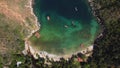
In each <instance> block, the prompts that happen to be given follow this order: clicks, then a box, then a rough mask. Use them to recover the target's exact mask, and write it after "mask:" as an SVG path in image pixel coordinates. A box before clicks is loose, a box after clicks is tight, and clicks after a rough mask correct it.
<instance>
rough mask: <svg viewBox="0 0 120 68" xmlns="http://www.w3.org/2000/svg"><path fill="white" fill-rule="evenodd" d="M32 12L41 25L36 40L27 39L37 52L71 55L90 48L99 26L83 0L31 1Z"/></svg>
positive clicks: (33, 38) (34, 38)
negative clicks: (33, 3) (36, 48)
mask: <svg viewBox="0 0 120 68" xmlns="http://www.w3.org/2000/svg"><path fill="white" fill-rule="evenodd" d="M33 8H34V13H35V14H36V16H37V17H38V20H39V22H40V24H41V28H40V30H39V33H40V38H39V39H38V38H36V37H35V36H33V37H32V38H31V41H32V43H33V44H34V46H36V47H38V48H39V49H40V50H41V51H47V52H48V53H53V54H57V55H61V54H62V55H63V54H71V53H74V52H77V51H80V50H81V49H82V47H81V44H82V45H84V47H87V46H90V45H91V44H92V43H93V41H94V39H95V37H96V36H97V34H98V33H99V25H98V23H97V21H96V20H95V18H94V17H93V15H92V14H91V12H90V7H89V6H88V3H87V1H86V0H35V5H34V6H33Z"/></svg>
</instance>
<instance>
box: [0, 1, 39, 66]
mask: <svg viewBox="0 0 120 68" xmlns="http://www.w3.org/2000/svg"><path fill="white" fill-rule="evenodd" d="M38 29H39V26H38V24H37V19H36V17H35V15H34V14H33V9H32V1H31V0H0V62H1V63H3V64H6V65H7V64H10V61H11V60H12V59H13V58H12V54H16V53H21V51H22V50H23V48H24V40H25V39H27V38H28V37H29V36H30V35H31V33H32V32H35V31H36V30H38Z"/></svg>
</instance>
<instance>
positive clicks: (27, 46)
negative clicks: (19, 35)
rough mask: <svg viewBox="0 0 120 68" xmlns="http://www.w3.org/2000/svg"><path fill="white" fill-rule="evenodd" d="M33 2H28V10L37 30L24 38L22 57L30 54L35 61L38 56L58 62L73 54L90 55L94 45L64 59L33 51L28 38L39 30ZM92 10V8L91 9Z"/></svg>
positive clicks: (44, 52) (31, 0)
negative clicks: (33, 18)
mask: <svg viewBox="0 0 120 68" xmlns="http://www.w3.org/2000/svg"><path fill="white" fill-rule="evenodd" d="M33 1H34V0H30V1H29V8H30V9H31V14H32V15H33V16H34V17H35V22H36V24H35V25H37V26H38V28H37V29H35V30H32V31H31V33H30V35H28V36H27V37H26V38H25V50H24V51H23V54H24V55H28V54H29V53H30V54H31V55H32V56H33V57H34V58H35V59H38V56H37V55H39V56H40V57H43V58H46V56H48V57H49V58H50V59H54V60H55V61H59V59H60V58H62V57H63V58H66V59H67V58H68V57H72V55H74V54H75V55H76V54H77V53H83V54H86V52H88V51H89V52H91V53H92V51H93V46H94V44H93V45H91V46H89V47H87V48H85V49H83V50H80V51H77V52H76V53H73V54H71V55H65V56H66V57H64V56H58V55H55V54H50V53H47V52H46V51H40V50H37V49H35V48H34V47H32V46H31V42H30V41H29V38H30V37H31V36H32V35H33V34H34V33H35V32H37V31H38V30H39V29H40V23H39V22H38V19H37V17H36V15H35V14H34V10H33ZM90 2H91V1H90V0H88V3H89V4H90ZM90 7H91V5H90ZM92 8H93V7H92ZM92 11H93V10H92ZM91 53H90V54H87V55H88V56H89V55H91Z"/></svg>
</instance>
